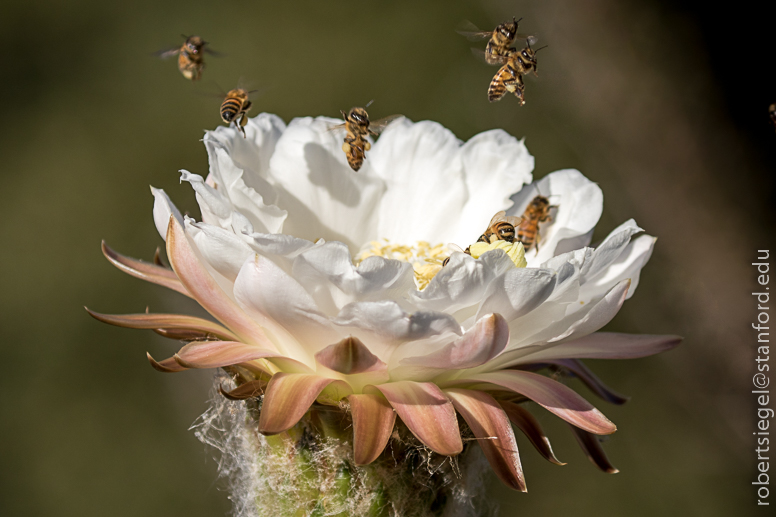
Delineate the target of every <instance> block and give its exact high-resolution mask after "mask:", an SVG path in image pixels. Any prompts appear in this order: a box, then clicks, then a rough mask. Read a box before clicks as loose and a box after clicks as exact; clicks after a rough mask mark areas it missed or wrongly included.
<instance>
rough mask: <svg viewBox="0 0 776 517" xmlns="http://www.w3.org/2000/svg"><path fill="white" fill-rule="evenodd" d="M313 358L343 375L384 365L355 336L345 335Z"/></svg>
mask: <svg viewBox="0 0 776 517" xmlns="http://www.w3.org/2000/svg"><path fill="white" fill-rule="evenodd" d="M315 360H316V361H318V363H319V364H321V365H323V366H325V367H326V368H328V369H330V370H333V371H335V372H338V373H342V374H344V375H355V374H359V373H367V372H375V371H380V370H385V369H386V365H385V363H384V362H382V361H381V360H380V359H379V358H378V357H377V356H376V355H374V354H373V353H372V352H370V351H369V349H368V348H367V347H366V345H364V343H362V342H361V340H360V339H358V338H356V337H346V338H345V339H343V340H342V341H340V342H339V343H335V344H333V345H329V346H327V347H326V348H324V349H323V350H321V351H320V352H318V353H317V354H315Z"/></svg>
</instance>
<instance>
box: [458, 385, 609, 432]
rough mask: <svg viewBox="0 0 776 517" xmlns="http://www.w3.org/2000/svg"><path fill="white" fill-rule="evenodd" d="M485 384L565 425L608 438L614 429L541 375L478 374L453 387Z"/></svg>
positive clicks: (584, 402)
mask: <svg viewBox="0 0 776 517" xmlns="http://www.w3.org/2000/svg"><path fill="white" fill-rule="evenodd" d="M472 382H488V383H491V384H495V385H497V386H501V387H503V388H507V389H509V390H512V391H514V392H516V393H519V394H521V395H525V396H526V397H528V398H529V399H531V400H533V401H534V402H536V403H537V404H539V405H540V406H543V407H544V408H545V409H547V410H548V411H550V412H552V413H554V414H556V415H557V416H559V417H560V418H562V419H563V420H565V421H566V422H568V423H570V424H573V425H575V426H577V427H579V428H581V429H584V430H585V431H588V432H590V433H593V434H611V433H613V432H615V431H616V430H617V427H616V426H615V425H614V424H613V423H612V422H610V421H609V419H608V418H606V417H605V416H604V415H603V413H601V412H600V411H598V410H597V409H596V408H595V407H593V406H592V404H590V403H589V402H588V401H587V400H585V399H583V398H582V397H581V396H579V395H578V394H577V393H576V392H575V391H574V390H572V389H571V388H568V387H566V386H564V385H563V384H561V383H559V382H558V381H554V380H552V379H550V378H548V377H545V376H543V375H539V374H537V373H531V372H523V371H518V370H501V371H498V372H489V373H480V374H477V375H470V376H467V378H466V379H460V380H458V379H456V381H455V384H459V385H460V384H471V383H472Z"/></svg>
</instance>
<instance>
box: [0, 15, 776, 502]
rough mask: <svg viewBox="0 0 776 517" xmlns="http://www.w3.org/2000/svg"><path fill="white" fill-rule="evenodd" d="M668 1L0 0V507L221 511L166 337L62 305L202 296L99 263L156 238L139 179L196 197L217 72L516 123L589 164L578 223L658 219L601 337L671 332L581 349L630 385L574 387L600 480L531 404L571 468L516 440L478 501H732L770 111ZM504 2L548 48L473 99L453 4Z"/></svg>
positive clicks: (298, 97)
mask: <svg viewBox="0 0 776 517" xmlns="http://www.w3.org/2000/svg"><path fill="white" fill-rule="evenodd" d="M692 3H693V2H683V3H682V5H681V6H677V5H672V4H670V3H668V2H660V1H648V0H626V1H617V0H586V1H570V0H568V1H562V0H545V1H539V0H536V1H516V2H506V1H495V0H494V1H483V2H477V1H469V2H446V1H442V0H438V1H428V2H420V1H395V2H388V1H374V0H362V1H357V2H356V1H353V2H342V1H330V0H327V1H321V0H319V1H312V0H311V1H305V2H290V1H283V2H281V1H276V2H265V1H253V2H248V1H237V0H235V1H223V2H215V1H208V2H199V1H188V2H182V1H177V2H173V1H168V2H163V3H162V2H158V1H148V0H138V1H135V2H98V1H96V0H71V1H67V2H64V1H59V2H57V1H53V0H52V1H43V0H41V1H32V0H28V1H12V2H9V1H8V0H3V2H2V4H0V42H2V45H0V48H2V49H3V51H2V55H0V73H2V81H0V91H1V92H2V95H0V108H1V110H2V111H0V116H1V117H2V119H1V122H0V266H2V267H0V281H1V282H2V285H1V286H0V288H1V289H2V294H1V295H0V336H1V337H0V343H1V344H0V350H1V351H2V363H0V364H2V374H1V375H0V382H2V391H1V392H0V401H2V402H0V403H1V404H2V406H0V411H1V412H0V514H2V515H4V516H5V515H9V516H16V515H24V516H28V515H29V516H60V515H63V516H68V515H78V516H104V515H111V516H116V517H118V516H138V515H164V516H169V517H173V516H182V517H195V516H216V515H224V514H226V513H227V512H228V510H229V501H228V497H227V496H228V494H227V493H226V492H225V491H224V490H223V487H222V486H221V485H220V484H219V482H218V480H217V479H216V466H215V462H214V461H213V460H212V457H213V456H214V451H213V450H210V449H207V448H206V447H205V446H204V445H202V444H200V443H199V442H198V441H197V440H196V439H195V437H194V435H193V433H192V432H190V431H188V430H187V428H188V427H189V425H190V424H191V423H192V422H193V421H194V420H195V419H196V417H197V416H198V415H199V414H200V413H201V412H202V411H203V410H204V408H205V407H206V400H207V398H208V390H209V386H210V375H209V374H208V373H206V372H197V373H190V372H187V373H183V374H180V375H170V376H168V375H162V374H160V373H157V372H156V371H154V370H152V369H151V368H150V366H149V365H148V363H147V361H146V359H145V352H146V351H150V352H151V353H152V354H153V355H154V356H156V357H163V356H165V355H168V354H169V352H171V351H172V350H173V344H171V343H170V342H166V341H165V340H163V339H162V338H160V337H158V336H156V335H154V334H153V333H151V332H144V331H131V330H125V329H118V328H115V327H109V326H107V325H103V324H100V323H98V322H96V321H95V320H93V319H91V318H90V317H89V316H88V315H87V314H86V313H85V312H84V310H83V306H84V305H88V306H89V307H91V308H94V309H96V310H98V311H101V312H108V313H127V312H140V311H143V310H144V309H145V307H146V306H150V308H151V310H153V311H160V312H164V311H175V312H178V311H186V312H189V313H198V310H199V309H198V308H197V307H194V306H193V305H192V304H191V303H188V302H187V301H186V300H183V299H181V298H182V297H179V296H177V295H175V294H174V293H169V292H166V291H165V290H164V289H162V288H160V287H156V286H152V285H150V284H146V283H143V282H141V281H138V280H135V279H133V278H130V277H128V276H126V275H124V274H122V273H120V272H119V271H118V270H116V269H115V268H113V267H112V266H111V265H110V264H109V263H108V262H107V261H106V260H105V259H104V258H103V257H102V255H101V253H100V241H101V239H105V240H106V241H107V242H108V243H109V244H110V245H111V246H113V247H114V248H116V249H117V250H118V251H120V252H122V253H125V254H128V255H131V256H136V257H142V258H145V259H150V258H151V257H152V256H153V251H154V249H155V248H156V247H157V246H159V245H161V244H162V241H161V239H160V238H159V236H158V235H157V233H156V230H155V228H154V224H153V220H152V217H151V207H152V197H151V195H150V192H149V188H148V186H149V185H154V186H156V187H160V188H164V189H165V190H166V191H167V192H168V193H169V194H170V196H171V197H172V199H173V200H174V201H175V202H176V203H177V204H178V206H179V207H180V208H181V209H182V210H188V211H189V212H190V213H191V214H192V215H194V216H198V209H197V207H196V203H195V201H194V196H193V193H192V191H191V189H190V188H189V187H188V186H186V185H184V186H180V185H179V182H178V177H179V174H178V172H177V171H178V169H181V168H185V169H188V170H190V171H192V172H194V173H198V174H203V175H204V174H206V172H207V161H206V154H205V150H204V146H203V145H202V144H201V142H199V140H200V138H202V136H203V130H205V129H210V128H214V127H216V126H217V125H218V124H219V123H220V119H219V116H218V107H219V102H220V101H219V100H218V99H217V98H214V97H210V96H207V95H199V94H197V92H204V93H208V92H209V93H214V92H217V91H218V90H219V88H220V89H223V90H227V89H229V88H232V87H233V86H235V85H236V84H237V82H238V80H239V79H240V78H241V77H242V78H244V79H245V80H246V81H247V82H248V84H252V85H254V86H256V87H258V88H261V89H262V93H261V95H260V96H259V97H258V98H256V99H255V102H254V106H255V109H254V111H253V112H252V114H253V115H256V114H257V113H259V112H260V111H268V112H272V113H276V114H278V115H279V116H281V117H283V118H284V119H285V120H286V121H288V120H290V119H291V118H293V117H297V116H306V115H328V116H338V114H339V110H340V109H348V108H350V107H351V106H356V105H363V104H365V103H366V102H368V101H369V100H370V99H375V103H374V104H373V106H372V107H371V108H370V114H372V115H373V117H381V116H384V115H388V114H393V113H402V114H404V115H406V116H407V117H409V118H411V119H413V120H423V119H431V120H436V121H439V122H440V123H442V124H443V125H445V126H447V127H449V128H450V129H452V130H453V131H454V132H455V133H456V134H457V135H458V136H459V137H460V138H462V139H467V138H469V137H471V136H472V135H474V134H476V133H478V132H481V131H483V130H487V129H491V128H504V129H506V130H507V131H509V132H510V133H511V134H513V135H516V136H518V137H525V138H526V144H527V146H528V148H529V150H530V151H531V153H532V154H533V155H534V156H535V157H536V170H535V176H536V177H541V176H543V175H545V174H547V173H549V172H551V171H553V170H556V169H560V168H567V167H573V168H578V169H580V170H581V171H582V172H583V173H584V174H586V175H587V176H588V177H589V178H591V179H592V180H594V181H596V182H598V183H599V184H600V186H601V188H602V189H603V191H604V196H605V206H604V216H603V218H602V220H601V223H600V224H599V227H598V230H597V234H596V239H600V238H601V237H602V236H603V235H605V234H606V233H607V232H608V231H609V230H611V229H612V228H614V227H615V226H616V225H617V224H619V223H620V222H622V221H624V220H626V219H627V218H630V217H634V218H635V219H636V220H637V222H638V223H639V224H640V225H641V226H642V227H643V228H645V229H646V230H647V232H649V233H650V234H652V235H656V236H658V237H659V240H658V243H657V248H656V251H655V254H654V255H653V258H652V260H651V262H650V263H649V265H648V266H647V267H646V269H645V271H644V273H643V275H642V283H641V284H640V285H639V287H638V290H637V292H636V294H635V296H634V297H633V298H632V299H631V300H630V301H629V302H628V303H626V305H625V307H624V308H623V310H622V311H621V312H620V314H619V315H618V317H617V318H616V319H615V320H614V322H613V323H612V324H611V325H610V330H617V331H627V332H643V333H656V334H659V333H666V334H669V333H670V334H681V335H684V336H685V337H686V341H685V343H684V344H683V345H682V346H681V347H680V348H679V349H677V350H675V351H673V352H670V353H667V354H664V355H662V356H657V357H652V358H647V359H641V360H634V361H630V362H624V361H623V362H613V363H607V362H606V361H590V362H589V364H590V365H591V366H592V367H593V368H594V369H595V370H596V371H597V373H599V374H600V376H601V377H602V378H604V379H605V380H606V381H607V382H608V383H609V384H610V385H611V386H612V387H614V388H615V389H618V390H620V391H622V392H624V393H627V394H630V395H632V397H633V398H632V400H631V401H630V402H629V403H628V404H626V405H624V406H622V407H612V406H609V405H607V404H606V403H604V402H600V401H598V400H594V399H593V398H592V395H590V394H589V392H586V391H585V390H584V388H580V391H581V392H582V393H583V394H584V395H585V396H586V397H588V398H589V399H590V400H591V401H593V402H594V403H595V404H596V405H597V406H598V407H599V408H601V409H602V410H603V411H604V412H605V413H606V414H607V415H608V416H609V417H610V418H611V419H612V420H613V421H614V422H615V423H617V425H618V427H619V431H618V432H617V433H615V434H614V435H613V436H612V437H611V438H610V439H609V440H608V441H607V443H606V444H605V447H606V450H607V451H608V453H609V455H610V458H611V460H612V462H613V463H614V464H615V465H616V466H617V467H618V468H619V469H620V470H621V473H619V474H617V475H606V474H603V473H601V472H599V471H598V470H596V469H595V468H594V467H593V466H592V465H591V464H590V463H589V462H588V460H587V459H586V458H585V457H584V455H583V454H582V452H581V451H580V450H579V449H578V447H577V446H576V444H575V442H574V441H573V438H572V436H571V435H570V433H569V432H568V430H567V429H566V428H565V426H564V425H563V424H562V423H561V422H560V421H558V420H557V419H556V418H553V417H551V415H549V414H548V413H546V414H541V413H539V412H537V414H538V415H539V416H540V417H541V421H542V422H543V424H544V425H545V426H546V428H547V431H548V433H549V434H550V436H551V438H552V439H553V443H554V445H555V449H556V453H557V454H558V457H559V458H560V459H561V460H562V461H566V462H568V463H569V464H568V465H566V466H564V467H558V466H555V465H552V464H550V463H547V462H545V461H544V460H542V459H541V458H540V457H539V455H538V454H537V453H535V451H533V449H532V448H531V447H530V445H529V444H528V443H527V442H526V441H525V440H522V439H521V438H522V436H521V437H518V442H519V445H520V447H521V450H522V457H523V465H524V468H525V472H526V477H527V482H528V487H529V490H530V491H529V492H528V493H527V494H519V493H511V492H509V491H508V490H507V489H505V488H503V487H502V486H500V484H499V483H498V482H497V481H496V480H495V478H494V479H492V480H491V483H490V486H491V487H492V488H491V492H492V496H493V497H495V498H498V500H499V501H500V502H501V504H502V513H501V515H506V516H509V515H518V514H519V515H546V516H556V515H557V516H560V515H568V514H571V513H572V512H573V514H574V515H578V516H587V515H618V516H619V515H634V516H653V515H658V514H660V515H682V516H684V515H705V516H717V515H719V516H728V515H748V514H752V515H754V514H756V513H757V512H756V510H757V509H756V507H755V506H754V501H755V493H754V490H753V489H752V487H751V485H750V482H751V481H752V480H753V479H754V475H755V473H756V472H755V466H754V462H753V459H754V452H753V449H754V442H753V441H752V436H751V433H752V431H754V412H753V405H752V399H751V396H750V395H749V394H748V393H749V390H750V389H751V388H750V387H749V386H750V384H749V383H750V379H751V376H752V374H753V373H754V367H753V364H754V363H753V359H752V357H753V345H752V341H753V339H752V332H751V331H750V330H749V328H748V327H749V322H750V321H752V319H753V318H754V316H755V307H754V304H753V303H752V299H751V296H750V295H749V294H748V293H750V292H751V291H752V290H753V288H754V274H753V270H752V267H751V266H749V263H750V262H752V261H753V260H754V254H755V251H756V250H757V249H763V248H770V249H771V250H772V252H773V251H776V249H774V239H773V238H772V235H773V224H772V223H773V218H772V216H773V211H772V205H769V204H768V203H769V202H770V201H772V191H773V182H772V179H771V178H772V177H771V175H770V174H771V172H772V171H773V168H772V167H773V164H774V163H776V160H774V154H773V152H772V151H771V150H770V149H772V148H773V147H774V146H776V134H774V131H773V128H772V127H769V125H768V121H767V115H766V110H767V105H768V104H769V103H770V102H774V101H776V85H771V87H773V95H774V97H773V99H771V100H768V101H762V102H764V104H762V106H761V107H760V108H757V109H761V112H760V111H758V112H757V115H751V114H750V115H749V116H748V118H747V117H744V118H741V117H740V116H738V115H737V114H738V113H740V111H741V109H744V108H741V107H740V106H738V107H736V104H735V103H737V102H739V100H740V101H741V102H743V101H747V100H752V99H751V98H747V96H746V95H742V96H735V97H734V96H731V95H730V90H729V84H730V83H732V84H733V85H737V88H738V90H737V91H739V92H740V91H742V90H744V88H743V87H744V86H745V85H746V84H748V83H747V81H752V82H754V81H757V80H759V79H757V77H756V76H755V75H753V74H756V68H755V67H749V68H746V67H738V66H737V65H738V63H737V62H736V61H727V60H726V61H724V62H722V63H720V62H718V55H715V53H714V51H713V50H711V49H710V47H709V46H708V40H707V36H706V33H704V30H705V29H704V27H708V23H707V22H708V20H706V22H704V23H707V24H706V25H702V23H701V22H702V21H703V20H700V21H699V18H698V17H697V13H698V12H700V10H693V9H694V7H693V6H689V7H688V6H687V5H685V4H692ZM752 4H754V2H752ZM737 11H740V10H739V9H737ZM513 15H517V16H518V17H519V16H522V17H524V20H523V22H522V24H521V26H520V30H521V31H527V32H531V33H535V34H538V36H539V38H540V42H541V43H540V44H549V48H548V49H546V50H543V51H542V52H541V53H540V54H539V77H538V78H535V77H533V76H530V77H527V78H526V83H527V90H526V100H527V103H526V105H525V106H524V107H522V108H521V107H519V106H518V104H517V102H516V100H515V99H514V98H505V99H504V100H502V101H501V102H499V103H496V104H492V105H491V104H489V103H488V102H487V98H486V91H487V86H488V83H489V81H490V78H491V77H492V75H493V73H494V72H495V70H494V69H493V68H490V67H487V66H486V65H484V64H481V63H479V62H478V61H476V60H475V59H474V58H473V57H472V55H471V53H470V51H469V48H470V46H472V44H470V43H469V42H468V41H467V40H466V39H465V38H463V37H461V36H459V35H457V34H456V33H455V32H454V28H455V27H456V26H457V25H458V24H459V23H460V22H461V21H462V20H463V19H469V20H471V21H472V22H474V23H475V24H477V25H479V26H481V27H492V26H493V25H495V24H496V23H498V22H501V21H503V20H505V19H507V18H511V16H513ZM720 16H721V17H722V16H724V13H720ZM742 16H743V15H741V16H739V18H741V17H742ZM746 16H750V17H751V21H752V23H756V22H758V21H760V22H761V21H762V18H763V16H764V14H763V13H750V14H747V15H746ZM719 29H720V35H719V37H720V38H727V37H728V35H727V34H728V33H726V32H725V31H730V32H732V33H734V34H742V35H743V36H744V37H743V40H742V39H739V40H738V41H739V42H740V43H737V42H736V40H731V45H733V46H735V45H741V53H742V55H745V56H748V57H747V59H748V60H749V61H748V62H755V60H754V59H753V58H754V57H756V56H758V55H759V56H761V57H762V62H763V64H764V66H765V65H766V64H767V66H772V64H773V62H774V60H773V58H772V55H771V54H769V53H770V52H771V50H770V49H771V48H772V47H773V45H772V44H771V45H770V47H765V46H761V45H759V44H751V34H750V32H749V29H747V27H746V26H743V27H742V26H740V25H736V26H724V25H721V26H720V28H719ZM179 34H199V35H201V36H203V37H204V38H205V39H206V40H208V41H210V42H212V48H213V49H215V50H218V51H220V52H223V53H224V54H226V56H224V57H222V58H220V59H215V58H208V59H207V68H206V70H205V73H204V79H203V81H202V83H201V84H198V85H196V86H195V85H192V84H191V83H190V82H187V81H186V80H185V79H183V78H182V76H181V75H180V74H179V73H178V71H177V69H176V65H175V63H174V60H169V61H161V60H158V59H155V58H153V57H152V56H151V55H150V54H151V53H153V52H154V51H157V50H160V49H164V48H166V47H168V46H170V45H176V44H179V43H180V42H181V41H182V40H181V38H180V36H179ZM755 36H757V34H755ZM747 37H749V40H748V39H747ZM720 68H722V69H723V70H724V71H725V72H726V73H727V72H728V71H729V72H730V74H729V75H730V77H729V79H728V78H727V76H723V75H720V74H719V71H720ZM757 102H761V101H760V100H757ZM757 106H759V104H757ZM746 109H748V108H746ZM737 110H738V111H737ZM737 117H738V118H737ZM751 120H755V121H756V122H755V123H754V125H750V126H746V127H744V126H743V125H742V124H745V123H747V121H751ZM742 121H743V122H742ZM752 135H757V136H756V137H754V140H753V136H752ZM428 203H430V204H433V203H434V198H433V196H432V195H431V196H429V198H428ZM772 477H773V476H772ZM772 499H773V502H774V503H776V495H773V496H772Z"/></svg>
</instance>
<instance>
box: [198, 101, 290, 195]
mask: <svg viewBox="0 0 776 517" xmlns="http://www.w3.org/2000/svg"><path fill="white" fill-rule="evenodd" d="M285 129H286V124H285V122H283V120H282V119H281V118H280V117H278V116H277V115H271V114H269V113H261V114H260V115H259V116H257V117H256V118H252V119H249V120H248V125H246V126H245V138H243V135H242V133H241V132H240V131H238V130H237V129H235V128H233V127H224V126H221V127H219V128H218V129H216V130H215V131H208V132H206V133H205V138H204V139H203V141H204V142H205V146H206V147H207V149H208V157H209V159H210V173H211V174H213V175H214V176H215V179H216V181H217V182H218V184H219V185H225V186H226V184H227V183H231V182H232V181H234V177H242V180H243V181H244V183H245V186H247V187H249V188H251V189H253V190H255V191H256V192H257V193H258V194H259V195H260V196H261V197H262V198H263V199H264V202H265V203H269V204H275V202H276V201H277V193H276V192H275V191H274V189H272V187H271V186H270V184H269V183H268V182H267V178H268V177H269V160H270V158H271V157H272V154H273V153H274V152H275V146H276V145H277V142H278V140H279V139H280V136H281V135H282V134H283V131H285ZM219 147H220V148H223V149H225V150H226V152H227V153H228V161H222V160H221V158H220V157H218V156H216V155H213V154H211V150H212V149H214V148H219ZM242 171H245V174H243V173H242ZM233 176H234V177H233Z"/></svg>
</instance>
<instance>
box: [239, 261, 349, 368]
mask: <svg viewBox="0 0 776 517" xmlns="http://www.w3.org/2000/svg"><path fill="white" fill-rule="evenodd" d="M234 294H235V299H236V300H237V303H239V304H240V306H241V307H243V309H245V311H246V312H247V313H248V314H249V315H250V316H251V317H252V318H254V319H255V320H256V321H258V322H259V324H260V325H262V326H263V327H265V328H266V329H267V333H268V334H270V335H271V336H272V337H273V338H274V339H273V341H275V342H276V343H280V345H279V346H278V348H281V346H282V347H283V348H284V349H283V350H281V352H285V353H287V354H289V357H291V358H293V359H297V360H299V361H302V362H305V363H306V364H308V365H312V364H314V362H313V360H312V358H313V355H314V354H315V353H316V352H318V351H319V350H322V349H323V348H326V347H327V346H329V345H331V344H333V343H336V342H337V341H339V339H342V337H344V336H342V335H340V334H338V333H337V332H335V331H334V329H333V328H332V325H331V323H330V322H329V320H328V319H327V318H326V316H325V315H323V314H322V313H321V312H320V311H319V310H318V308H317V307H316V305H315V302H314V301H313V299H312V298H311V297H310V295H309V294H307V292H306V291H305V290H304V288H303V287H302V286H301V285H299V283H297V282H296V280H294V279H293V278H291V277H290V276H288V275H287V274H286V273H285V272H284V271H283V270H282V269H281V268H280V267H278V266H277V265H276V264H275V263H273V262H272V261H271V260H269V259H267V258H265V257H262V256H261V255H254V256H253V257H250V258H248V260H247V261H246V262H245V264H244V265H243V267H242V269H241V270H240V274H239V275H238V276H237V279H236V280H235V284H234ZM289 336H290V337H292V338H293V339H289Z"/></svg>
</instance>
